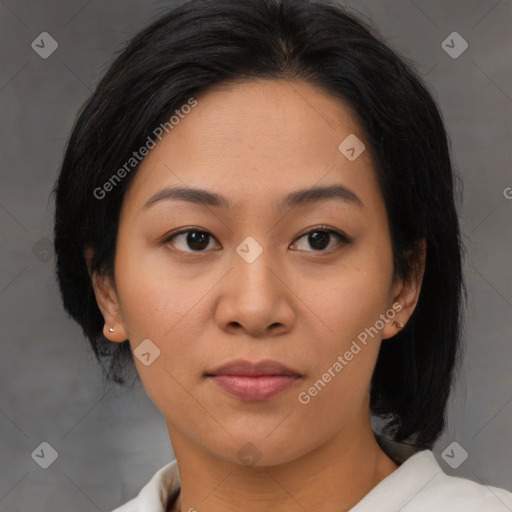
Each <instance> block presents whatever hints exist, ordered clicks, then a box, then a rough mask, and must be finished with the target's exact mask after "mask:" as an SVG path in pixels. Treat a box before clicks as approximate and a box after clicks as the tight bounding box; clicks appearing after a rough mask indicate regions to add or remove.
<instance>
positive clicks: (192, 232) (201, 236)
mask: <svg viewBox="0 0 512 512" xmlns="http://www.w3.org/2000/svg"><path fill="white" fill-rule="evenodd" d="M184 235H186V236H184ZM211 240H215V238H214V237H213V235H211V234H210V233H208V232H207V231H204V230H200V229H190V228H189V229H185V230H181V231H178V232H177V233H173V234H172V235H170V236H168V237H167V238H166V239H165V240H164V242H163V243H164V244H168V243H171V241H173V243H172V245H173V246H175V247H176V248H177V249H178V250H180V251H183V252H204V250H205V249H206V248H207V247H208V244H209V242H210V241H211ZM176 241H177V242H176ZM187 248H188V249H191V250H188V249H187Z"/></svg>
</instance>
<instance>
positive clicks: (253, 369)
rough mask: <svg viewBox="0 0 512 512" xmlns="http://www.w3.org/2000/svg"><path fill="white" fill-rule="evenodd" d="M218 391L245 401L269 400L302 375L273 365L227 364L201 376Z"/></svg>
mask: <svg viewBox="0 0 512 512" xmlns="http://www.w3.org/2000/svg"><path fill="white" fill-rule="evenodd" d="M205 377H207V378H208V379H209V380H210V381H211V382H213V383H214V384H215V385H217V386H218V387H219V388H220V389H221V390H222V391H224V392H226V393H228V394H229V395H231V396H235V397H237V398H240V399H242V400H246V401H262V400H270V399H271V398H274V397H276V396H278V395H280V394H282V393H284V392H285V391H287V390H288V389H290V388H291V387H292V386H293V385H294V384H296V383H297V382H298V381H299V380H300V379H302V377H303V375H301V374H300V373H298V372H297V371H295V370H292V369H290V368H288V367H287V366H285V365H283V364H281V363H278V362H277V361H270V360H265V361H261V362H258V363H251V362H249V361H244V360H240V359H239V360H236V361H231V362H229V363H227V364H225V365H223V366H221V367H219V368H217V369H215V370H212V371H209V372H207V373H205Z"/></svg>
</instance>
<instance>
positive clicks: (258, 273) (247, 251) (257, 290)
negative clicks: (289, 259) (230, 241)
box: [234, 236, 276, 301]
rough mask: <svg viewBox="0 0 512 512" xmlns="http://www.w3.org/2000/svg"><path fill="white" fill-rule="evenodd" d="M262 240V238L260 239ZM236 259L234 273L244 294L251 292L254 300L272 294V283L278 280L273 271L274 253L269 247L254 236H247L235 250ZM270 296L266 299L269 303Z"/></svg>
mask: <svg viewBox="0 0 512 512" xmlns="http://www.w3.org/2000/svg"><path fill="white" fill-rule="evenodd" d="M259 238H260V240H261V237H259ZM235 252H236V258H235V259H234V262H235V263H234V265H235V268H234V272H235V275H236V277H235V279H236V282H237V283H238V284H239V285H240V287H243V288H245V290H244V289H243V288H242V290H241V291H242V292H245V291H247V292H249V293H250V295H252V300H253V301H254V300H258V297H257V296H256V295H265V296H267V295H268V294H270V293H272V288H274V286H273V284H272V282H271V281H274V280H275V279H276V277H275V275H274V273H273V272H272V271H271V269H272V267H273V266H275V265H272V261H274V262H275V256H274V251H272V250H271V249H270V248H269V247H268V245H265V246H264V244H263V242H262V243H261V244H260V242H258V240H257V239H256V238H255V237H253V236H247V237H246V238H245V239H244V240H242V242H240V243H239V244H238V246H237V247H236V249H235ZM269 299H270V297H269V296H267V297H266V300H267V301H268V300H269Z"/></svg>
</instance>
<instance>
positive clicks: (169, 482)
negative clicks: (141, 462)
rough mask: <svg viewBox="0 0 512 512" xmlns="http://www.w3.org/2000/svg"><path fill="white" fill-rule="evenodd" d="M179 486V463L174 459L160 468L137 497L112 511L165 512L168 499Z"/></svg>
mask: <svg viewBox="0 0 512 512" xmlns="http://www.w3.org/2000/svg"><path fill="white" fill-rule="evenodd" d="M179 488H180V477H179V473H178V465H177V462H176V460H173V461H172V462H170V463H169V464H167V465H166V466H164V467H163V468H160V469H159V470H158V471H157V472H156V473H155V474H154V475H153V476H152V477H151V479H150V480H149V482H148V483H147V484H146V485H145V486H144V487H143V488H142V489H141V490H140V492H139V494H138V495H137V496H136V497H135V498H133V499H132V500H130V501H128V502H127V503H125V504H124V505H121V506H120V507H118V508H116V509H114V510H113V511H112V512H165V510H166V507H167V502H168V500H169V499H171V498H172V495H173V494H174V493H176V492H177V491H179Z"/></svg>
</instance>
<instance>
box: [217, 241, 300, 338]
mask: <svg viewBox="0 0 512 512" xmlns="http://www.w3.org/2000/svg"><path fill="white" fill-rule="evenodd" d="M260 240H261V238H260ZM262 242H263V241H262ZM235 252H236V254H234V257H233V268H232V270H231V272H230V278H229V281H228V282H227V286H228V288H226V289H224V290H223V293H222V296H221V300H220V303H219V309H218V311H217V321H218V322H219V323H220V324H223V326H224V328H225V327H226V326H228V325H237V326H242V327H243V328H245V329H246V330H247V331H248V332H250V333H251V334H255V333H262V332H264V331H265V330H266V329H268V328H269V327H270V326H272V325H274V324H288V323H290V322H291V317H290V316H289V315H290V313H291V308H290V307H289V305H288V306H287V304H286V298H285V297H284V296H283V293H285V289H286V287H283V285H282V283H281V282H280V279H279V278H278V277H277V276H276V275H275V274H276V269H277V268H278V267H279V265H276V262H275V259H274V258H275V253H274V251H272V250H271V249H268V248H266V247H264V246H263V243H262V244H260V243H259V242H258V240H257V239H256V237H253V236H247V237H246V238H245V239H244V240H242V242H240V243H239V244H238V245H237V246H236V247H235Z"/></svg>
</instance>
